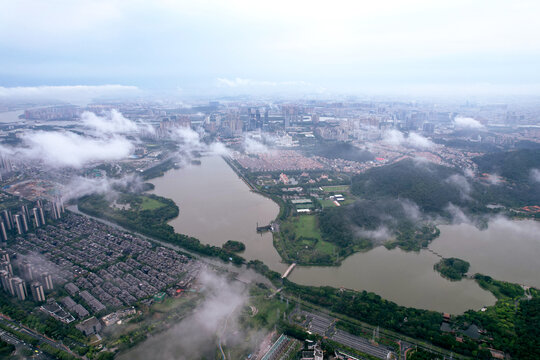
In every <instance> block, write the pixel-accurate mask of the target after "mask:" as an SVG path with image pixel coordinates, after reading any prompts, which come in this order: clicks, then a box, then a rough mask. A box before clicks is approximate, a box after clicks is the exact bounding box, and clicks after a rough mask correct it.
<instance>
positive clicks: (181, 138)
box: [169, 126, 230, 160]
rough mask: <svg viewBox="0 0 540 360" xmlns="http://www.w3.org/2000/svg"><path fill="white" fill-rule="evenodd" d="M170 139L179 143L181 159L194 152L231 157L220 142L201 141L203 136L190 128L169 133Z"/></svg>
mask: <svg viewBox="0 0 540 360" xmlns="http://www.w3.org/2000/svg"><path fill="white" fill-rule="evenodd" d="M169 137H170V138H171V139H172V140H175V141H176V142H178V146H179V151H180V152H181V153H182V154H179V156H180V158H181V159H184V160H188V159H185V157H186V156H187V157H188V158H189V157H190V156H191V153H192V152H194V151H197V152H203V153H208V154H210V155H229V154H230V151H229V149H228V148H227V147H226V146H225V145H224V144H223V143H220V142H213V143H210V144H207V143H205V142H203V141H201V134H200V133H198V132H197V131H195V130H193V129H191V128H190V127H184V126H180V127H175V128H172V129H171V130H170V131H169Z"/></svg>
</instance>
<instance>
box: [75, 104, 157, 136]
mask: <svg viewBox="0 0 540 360" xmlns="http://www.w3.org/2000/svg"><path fill="white" fill-rule="evenodd" d="M81 121H82V123H83V125H84V126H85V127H87V128H89V129H92V130H94V131H96V132H98V133H103V134H132V133H143V132H146V133H151V134H153V133H154V132H155V131H154V128H153V127H152V126H151V125H149V124H145V123H141V122H138V123H137V122H135V121H132V120H130V119H127V118H126V117H125V116H124V115H122V114H121V113H120V112H119V111H118V110H114V109H113V110H111V111H108V112H106V113H105V114H104V115H103V116H98V115H96V114H94V113H93V112H90V111H85V112H83V113H82V115H81Z"/></svg>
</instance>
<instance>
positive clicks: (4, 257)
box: [0, 250, 11, 262]
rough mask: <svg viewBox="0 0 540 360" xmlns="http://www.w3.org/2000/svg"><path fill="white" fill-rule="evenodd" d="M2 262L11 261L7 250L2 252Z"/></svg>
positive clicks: (0, 258) (0, 257) (0, 256)
mask: <svg viewBox="0 0 540 360" xmlns="http://www.w3.org/2000/svg"><path fill="white" fill-rule="evenodd" d="M0 261H7V262H10V261H11V259H10V258H9V253H8V252H7V251H6V250H0Z"/></svg>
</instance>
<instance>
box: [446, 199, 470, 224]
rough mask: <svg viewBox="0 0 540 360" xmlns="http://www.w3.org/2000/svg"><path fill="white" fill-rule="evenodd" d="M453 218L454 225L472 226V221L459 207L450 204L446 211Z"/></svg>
mask: <svg viewBox="0 0 540 360" xmlns="http://www.w3.org/2000/svg"><path fill="white" fill-rule="evenodd" d="M445 210H446V211H447V212H448V213H449V214H450V216H451V217H452V223H453V224H463V223H465V224H470V223H471V220H470V219H469V217H468V216H467V215H466V214H465V213H464V212H463V210H461V208H460V207H459V206H456V205H454V204H452V203H449V204H448V206H447V207H446V209H445Z"/></svg>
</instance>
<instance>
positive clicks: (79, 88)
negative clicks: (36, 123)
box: [0, 85, 140, 103]
mask: <svg viewBox="0 0 540 360" xmlns="http://www.w3.org/2000/svg"><path fill="white" fill-rule="evenodd" d="M138 94H140V90H139V88H138V87H136V86H126V85H97V86H91V85H73V86H17V87H0V100H6V99H8V100H38V99H44V100H51V99H55V100H63V101H68V102H74V103H88V102H90V100H92V99H95V98H98V97H126V96H134V95H138Z"/></svg>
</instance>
